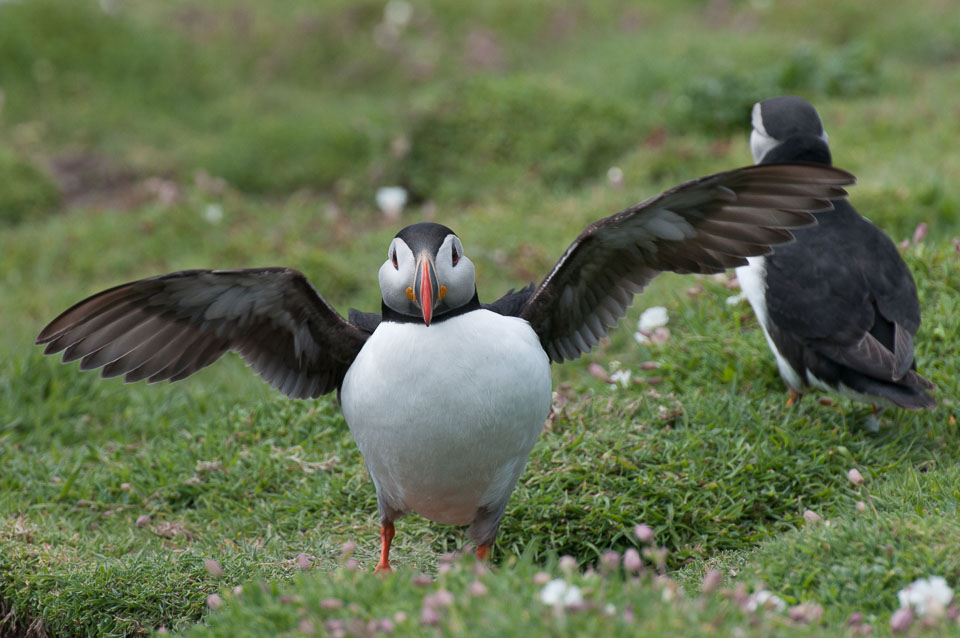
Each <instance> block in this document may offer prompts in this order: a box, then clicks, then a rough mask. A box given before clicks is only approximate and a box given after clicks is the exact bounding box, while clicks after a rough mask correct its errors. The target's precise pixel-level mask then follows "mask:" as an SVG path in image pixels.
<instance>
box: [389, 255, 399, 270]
mask: <svg viewBox="0 0 960 638" xmlns="http://www.w3.org/2000/svg"><path fill="white" fill-rule="evenodd" d="M390 260H391V261H392V262H393V269H394V270H400V264H398V263H397V251H393V254H392V255H390Z"/></svg>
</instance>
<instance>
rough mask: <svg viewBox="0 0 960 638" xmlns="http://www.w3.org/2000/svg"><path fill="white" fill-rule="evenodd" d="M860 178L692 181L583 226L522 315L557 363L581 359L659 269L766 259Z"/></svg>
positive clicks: (734, 176)
mask: <svg viewBox="0 0 960 638" xmlns="http://www.w3.org/2000/svg"><path fill="white" fill-rule="evenodd" d="M854 181H855V179H854V177H853V176H852V175H851V174H850V173H847V172H846V171H842V170H839V169H836V168H833V167H829V166H823V165H818V164H763V165H758V166H748V167H745V168H740V169H736V170H732V171H726V172H723V173H717V174H714V175H709V176H707V177H703V178H700V179H696V180H692V181H689V182H686V183H684V184H681V185H679V186H677V187H675V188H672V189H670V190H668V191H666V192H664V193H662V194H661V195H658V196H657V197H654V198H652V199H649V200H647V201H645V202H642V203H640V204H637V205H636V206H632V207H630V208H628V209H626V210H624V211H621V212H619V213H616V214H615V215H611V216H610V217H607V218H604V219H601V220H599V221H597V222H594V223H593V224H591V225H590V226H588V227H587V228H585V229H584V230H583V232H582V233H580V236H579V237H577V239H576V240H575V241H574V242H573V244H571V245H570V247H569V248H568V249H567V250H566V252H564V254H563V256H562V257H561V258H560V261H559V262H557V264H556V265H555V266H554V268H553V270H552V271H551V272H550V274H549V275H547V277H546V278H545V279H544V280H543V281H542V282H541V283H540V285H539V286H538V287H537V288H536V290H534V291H533V293H532V294H531V295H530V296H529V298H528V299H527V300H526V303H525V305H524V306H523V308H522V309H521V310H520V313H519V315H520V316H521V317H522V318H524V319H526V320H527V321H529V322H530V324H531V326H532V327H533V329H534V330H535V331H536V332H537V334H538V335H539V337H540V342H541V344H542V345H543V348H544V350H545V351H546V352H547V355H548V356H549V357H550V359H551V360H553V361H555V362H558V363H559V362H562V361H563V360H565V359H575V358H577V357H579V356H580V355H581V354H582V353H584V352H587V351H588V350H589V349H590V347H592V346H593V345H594V343H595V342H596V341H597V340H599V339H600V338H602V337H604V336H606V335H607V332H608V331H609V330H610V329H611V328H613V327H614V326H615V325H616V323H617V322H618V321H619V320H620V319H621V318H622V317H623V316H624V315H625V314H626V311H627V308H628V307H629V306H630V304H631V302H632V301H633V296H634V295H635V294H637V293H639V292H641V291H642V290H643V288H644V287H645V286H646V285H647V284H648V283H649V282H650V280H652V279H653V278H654V277H656V276H657V275H658V274H659V273H660V272H662V271H666V270H669V271H673V272H678V273H713V272H720V271H723V270H725V269H727V268H733V267H735V266H742V265H744V264H746V263H747V261H746V257H750V256H755V255H764V254H768V253H769V252H770V250H771V249H770V246H772V245H775V244H782V243H786V242H789V241H792V239H793V236H792V234H791V233H790V232H789V230H787V229H789V228H799V227H803V226H808V225H811V224H814V223H816V219H815V217H814V216H813V215H812V214H811V212H817V211H827V210H830V209H831V208H832V205H831V203H830V200H831V199H837V198H841V197H843V196H845V195H846V191H845V190H844V188H843V187H844V186H845V185H847V184H852V183H854ZM591 337H592V338H591Z"/></svg>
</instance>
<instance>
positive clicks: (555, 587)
mask: <svg viewBox="0 0 960 638" xmlns="http://www.w3.org/2000/svg"><path fill="white" fill-rule="evenodd" d="M540 600H541V601H543V604H544V605H561V606H563V607H571V606H575V605H580V604H582V603H583V594H582V593H580V588H579V587H577V586H576V585H570V584H567V581H565V580H563V579H562V578H555V579H554V580H551V581H550V582H549V583H547V584H546V585H545V586H544V588H543V589H542V590H541V591H540Z"/></svg>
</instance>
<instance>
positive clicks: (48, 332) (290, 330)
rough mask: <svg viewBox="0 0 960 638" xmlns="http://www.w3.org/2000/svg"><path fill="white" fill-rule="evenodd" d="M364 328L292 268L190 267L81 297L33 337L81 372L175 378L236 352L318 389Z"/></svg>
mask: <svg viewBox="0 0 960 638" xmlns="http://www.w3.org/2000/svg"><path fill="white" fill-rule="evenodd" d="M368 336H369V333H367V332H365V331H363V330H361V329H360V328H358V327H357V326H354V325H353V324H351V323H350V322H348V321H346V320H344V319H343V317H341V316H340V315H339V314H338V313H337V312H336V311H335V310H334V309H333V308H332V307H331V306H330V305H329V304H328V303H327V302H326V301H325V300H324V299H323V297H321V296H320V294H319V293H317V291H316V290H315V289H314V288H313V286H311V285H310V282H309V281H307V279H306V277H304V276H303V274H302V273H300V272H298V271H296V270H292V269H289V268H255V269H244V270H188V271H180V272H175V273H170V274H168V275H161V276H159V277H151V278H149V279H141V280H139V281H134V282H131V283H128V284H123V285H121V286H117V287H115V288H111V289H109V290H105V291H103V292H101V293H99V294H97V295H93V296H92V297H89V298H88V299H85V300H83V301H81V302H79V303H78V304H76V305H74V306H73V307H71V308H69V309H68V310H66V311H65V312H63V313H62V314H61V315H60V316H59V317H57V318H56V319H54V320H53V321H51V322H50V324H49V325H47V327H45V328H44V329H43V330H42V331H41V333H40V335H39V336H38V337H37V343H38V344H47V346H46V348H45V350H44V353H45V354H53V353H56V352H60V351H63V353H64V354H63V360H64V361H73V360H76V359H80V360H81V363H80V368H81V369H83V370H88V369H93V368H100V367H102V368H103V371H102V373H101V374H102V375H103V376H120V375H124V378H125V380H126V381H127V382H132V381H140V380H143V379H147V380H148V382H150V383H153V382H156V381H162V380H164V379H169V380H171V381H178V380H180V379H184V378H186V377H188V376H190V375H191V374H193V373H194V372H196V371H198V370H200V369H202V368H204V367H206V366H208V365H210V364H212V363H213V362H214V361H216V360H217V359H219V358H220V357H221V356H222V355H223V353H225V352H226V351H227V350H234V351H236V352H238V353H239V354H240V355H241V356H242V357H243V358H244V359H245V360H246V362H247V364H248V365H250V366H251V367H252V368H253V369H254V371H255V372H257V373H258V374H259V375H260V376H261V377H263V378H264V380H265V381H267V382H268V383H269V384H270V385H271V386H273V387H274V388H277V389H279V390H280V391H282V392H284V393H286V394H288V395H290V396H292V397H297V398H305V397H316V396H320V395H321V394H325V393H327V392H330V391H332V390H334V389H336V388H337V387H338V386H339V385H340V383H341V382H342V381H343V376H344V375H345V374H346V371H347V368H349V366H350V364H351V363H352V362H353V359H354V358H355V357H356V355H357V353H358V352H359V351H360V348H361V347H363V343H364V342H365V341H366V338H367V337H368Z"/></svg>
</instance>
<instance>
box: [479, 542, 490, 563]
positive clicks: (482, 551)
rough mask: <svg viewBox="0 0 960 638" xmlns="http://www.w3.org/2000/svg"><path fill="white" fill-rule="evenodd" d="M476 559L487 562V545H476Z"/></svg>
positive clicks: (488, 548)
mask: <svg viewBox="0 0 960 638" xmlns="http://www.w3.org/2000/svg"><path fill="white" fill-rule="evenodd" d="M477 558H478V559H480V560H487V559H489V558H490V546H489V545H478V546H477Z"/></svg>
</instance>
